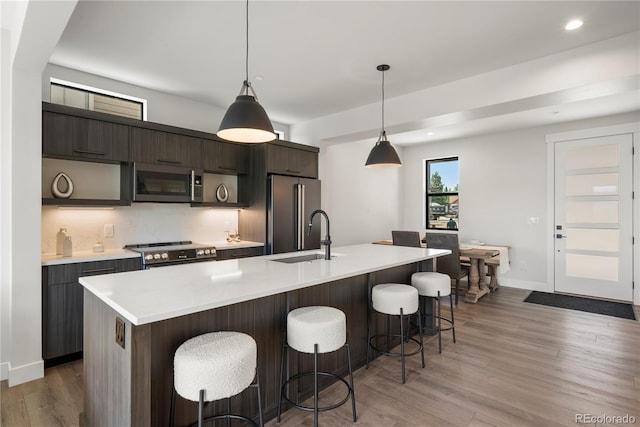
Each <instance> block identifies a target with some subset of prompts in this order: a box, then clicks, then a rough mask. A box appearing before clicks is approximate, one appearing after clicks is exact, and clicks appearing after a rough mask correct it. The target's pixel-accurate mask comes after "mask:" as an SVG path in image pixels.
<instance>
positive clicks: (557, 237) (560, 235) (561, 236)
mask: <svg viewBox="0 0 640 427" xmlns="http://www.w3.org/2000/svg"><path fill="white" fill-rule="evenodd" d="M563 237H564V238H565V239H566V238H567V236H566V235H564V234H556V239H562V238H563Z"/></svg>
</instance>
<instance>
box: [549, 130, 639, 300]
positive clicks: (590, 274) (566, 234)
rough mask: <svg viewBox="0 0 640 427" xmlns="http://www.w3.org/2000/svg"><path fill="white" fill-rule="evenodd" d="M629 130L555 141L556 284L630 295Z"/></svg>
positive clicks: (615, 296)
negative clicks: (615, 133)
mask: <svg viewBox="0 0 640 427" xmlns="http://www.w3.org/2000/svg"><path fill="white" fill-rule="evenodd" d="M632 148H633V135H632V134H630V133H629V134H618V135H610V136H602V137H594V138H584V139H574V140H568V141H559V142H556V143H555V146H554V151H555V165H554V174H555V180H554V183H555V188H554V192H555V195H554V196H555V197H554V205H555V206H554V209H555V224H554V231H553V236H554V243H555V244H554V290H555V291H556V292H566V293H570V294H577V295H588V296H594V297H600V298H608V299H615V300H623V301H631V300H632V299H633V251H634V248H633V244H632V237H633V230H632V224H633V199H632V192H633V155H632Z"/></svg>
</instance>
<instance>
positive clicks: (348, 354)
mask: <svg viewBox="0 0 640 427" xmlns="http://www.w3.org/2000/svg"><path fill="white" fill-rule="evenodd" d="M346 346H347V359H348V362H349V383H350V385H351V412H353V422H354V423H355V422H356V421H357V420H358V417H357V416H356V396H355V391H354V389H353V370H352V369H351V348H350V347H349V338H348V337H347V342H346Z"/></svg>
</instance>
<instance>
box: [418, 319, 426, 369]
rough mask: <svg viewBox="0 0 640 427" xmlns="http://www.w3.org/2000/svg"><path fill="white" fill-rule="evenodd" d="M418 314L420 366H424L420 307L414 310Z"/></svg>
mask: <svg viewBox="0 0 640 427" xmlns="http://www.w3.org/2000/svg"><path fill="white" fill-rule="evenodd" d="M416 314H417V315H418V334H419V335H420V356H421V357H422V367H423V368H424V341H423V340H422V313H421V312H420V308H418V311H417V312H416Z"/></svg>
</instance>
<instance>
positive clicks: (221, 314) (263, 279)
mask: <svg viewBox="0 0 640 427" xmlns="http://www.w3.org/2000/svg"><path fill="white" fill-rule="evenodd" d="M332 251H333V255H334V256H333V258H332V259H331V260H329V261H327V260H324V259H317V260H313V261H305V262H280V261H278V260H282V259H288V258H291V257H298V256H300V255H309V254H315V253H321V252H320V251H307V252H296V253H295V254H279V255H271V256H262V257H254V258H245V259H238V260H227V261H211V262H201V263H194V264H187V265H179V266H171V267H161V268H155V269H150V270H142V271H134V272H127V273H117V274H111V275H105V276H92V277H85V278H81V279H80V283H81V284H82V285H83V286H84V287H85V292H84V374H85V375H84V376H85V412H84V420H83V421H84V422H85V425H88V426H101V425H118V426H126V425H134V426H164V425H168V424H169V411H170V401H171V391H172V380H173V379H172V373H173V355H174V353H175V350H176V349H177V348H178V346H179V345H180V344H182V343H183V342H184V341H186V340H187V339H189V338H191V337H193V336H196V335H199V334H203V333H207V332H212V331H218V330H235V331H241V332H245V333H247V334H249V335H251V336H253V337H254V339H255V340H256V342H257V344H258V367H259V371H260V382H261V384H262V393H263V407H264V413H265V419H270V418H273V417H274V415H275V411H276V408H277V402H278V394H279V391H278V383H279V375H280V372H279V370H280V368H279V365H280V353H281V348H282V339H283V330H284V325H285V319H286V314H287V313H288V311H289V310H291V309H294V308H297V307H302V306H308V305H330V306H334V307H336V308H339V309H341V310H343V311H344V312H345V314H346V316H347V333H348V336H349V339H350V343H351V351H352V358H353V363H354V365H355V366H356V367H358V366H362V365H363V364H364V361H365V356H366V349H367V346H366V336H367V305H368V289H369V287H370V286H371V285H375V284H377V283H386V282H396V283H409V279H410V276H411V274H412V273H414V272H415V271H417V270H418V268H421V269H422V270H429V269H431V262H432V260H433V259H434V258H436V257H438V256H442V255H447V254H449V251H446V250H439V249H422V248H409V247H401V246H382V245H371V244H363V245H354V246H344V247H336V248H332ZM382 327H383V322H382V321H381V320H380V321H379V322H377V323H376V324H375V325H374V332H375V330H377V329H378V328H382ZM119 339H122V341H123V343H122V345H120V344H118V343H117V342H116V341H117V340H119ZM344 351H345V350H344V349H343V350H341V351H339V352H337V354H336V355H335V356H333V357H332V356H328V357H325V358H322V360H321V364H320V368H321V369H324V370H330V371H334V372H337V373H339V374H342V373H345V372H346V356H345V355H344V354H343V352H344ZM292 359H293V360H291V364H290V365H291V366H292V368H293V369H298V368H301V369H307V368H308V367H309V363H310V362H311V361H310V360H307V358H306V357H305V355H296V356H295V357H294V358H292ZM356 389H357V384H356ZM309 392H310V390H309V389H308V387H305V385H301V386H300V387H299V388H297V389H296V390H293V394H295V393H298V394H299V395H300V396H301V397H304V396H306V395H308V394H309ZM196 407H197V404H195V403H192V402H188V401H185V400H182V399H178V400H177V404H176V425H178V426H181V425H186V424H189V423H191V422H193V420H194V419H195V416H196ZM232 407H233V408H236V409H238V408H240V407H242V412H243V413H244V414H249V415H250V416H257V407H256V403H255V398H254V397H253V396H251V393H246V396H245V394H242V395H241V396H239V397H238V398H236V399H235V400H232ZM212 409H213V410H219V409H221V406H220V405H219V404H215V405H210V407H209V408H208V410H212Z"/></svg>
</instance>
